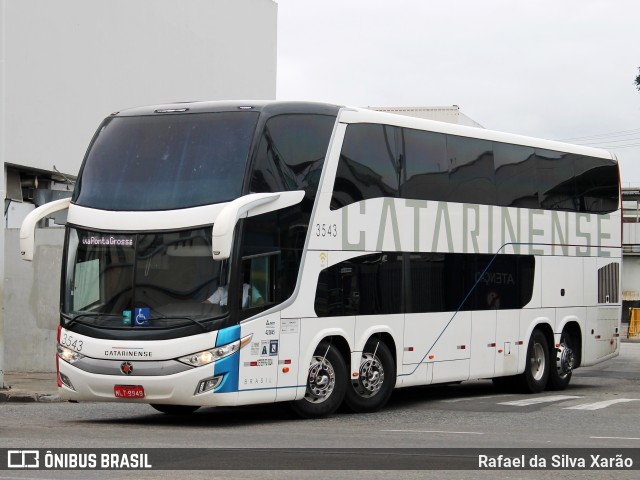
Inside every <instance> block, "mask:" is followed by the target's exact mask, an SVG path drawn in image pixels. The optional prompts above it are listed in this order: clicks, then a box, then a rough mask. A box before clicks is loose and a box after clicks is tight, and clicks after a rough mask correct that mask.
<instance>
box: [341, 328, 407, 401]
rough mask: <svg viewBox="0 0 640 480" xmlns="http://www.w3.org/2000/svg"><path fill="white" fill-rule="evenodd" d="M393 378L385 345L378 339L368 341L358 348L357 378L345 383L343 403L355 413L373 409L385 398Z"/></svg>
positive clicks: (391, 356) (393, 365) (385, 399)
mask: <svg viewBox="0 0 640 480" xmlns="http://www.w3.org/2000/svg"><path fill="white" fill-rule="evenodd" d="M395 380H396V368H395V362H394V361H393V355H391V351H390V350H389V347H387V345H386V344H385V343H383V342H381V341H380V340H369V341H368V342H367V343H366V345H365V346H364V350H363V351H362V357H361V359H360V368H359V371H358V377H357V378H355V379H352V380H351V382H349V385H348V386H347V392H346V394H345V397H344V403H345V405H346V406H347V407H348V408H349V409H350V410H352V411H354V412H356V413H364V412H375V411H376V410H379V409H381V408H382V407H384V405H385V404H386V403H387V402H388V401H389V397H390V396H391V393H392V391H393V387H394V386H395Z"/></svg>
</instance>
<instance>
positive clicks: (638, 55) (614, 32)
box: [276, 0, 640, 186]
mask: <svg viewBox="0 0 640 480" xmlns="http://www.w3.org/2000/svg"><path fill="white" fill-rule="evenodd" d="M276 2H277V3H278V81H277V83H278V87H277V89H278V90H277V97H278V99H280V100H290V99H297V100H317V101H327V102H333V103H339V104H346V105H355V106H368V105H371V106H443V105H459V106H460V108H461V110H462V112H463V113H465V114H466V115H468V116H469V117H471V118H472V119H473V120H475V121H476V122H478V123H480V124H481V125H483V126H484V127H486V128H490V129H493V130H502V131H507V132H512V133H519V134H523V135H530V136H536V137H542V138H548V139H553V140H566V139H574V140H571V141H572V142H573V143H588V144H593V145H594V146H600V147H603V148H607V149H608V150H611V151H613V152H614V153H616V154H617V156H618V158H619V160H620V164H621V171H622V182H623V185H624V186H626V185H627V184H629V183H632V184H634V185H636V186H640V92H639V91H637V90H636V89H635V85H634V79H635V76H636V75H637V74H638V67H640V0H535V1H534V0H528V1H527V0H438V1H436V0H276ZM577 137H580V138H577ZM627 145H633V146H632V147H628V146H627Z"/></svg>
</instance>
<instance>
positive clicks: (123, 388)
mask: <svg viewBox="0 0 640 480" xmlns="http://www.w3.org/2000/svg"><path fill="white" fill-rule="evenodd" d="M113 393H114V394H115V396H116V398H144V388H142V385H116V386H114V387H113Z"/></svg>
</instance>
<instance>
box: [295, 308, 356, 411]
mask: <svg viewBox="0 0 640 480" xmlns="http://www.w3.org/2000/svg"><path fill="white" fill-rule="evenodd" d="M355 325H356V318H355V317H347V316H345V317H322V318H318V317H313V318H301V319H300V356H299V357H298V362H299V365H298V385H299V386H300V387H301V388H298V389H297V394H296V400H300V399H301V398H303V397H304V392H305V387H306V385H307V377H308V375H309V365H310V364H311V359H312V358H313V353H314V351H315V350H316V348H317V347H318V345H319V344H320V342H321V341H322V340H323V339H324V338H327V337H334V336H336V337H342V338H344V339H345V340H346V341H347V343H348V344H349V350H350V351H353V335H354V331H355ZM323 354H324V352H323ZM345 364H346V367H347V373H348V372H349V370H348V369H349V359H348V358H346V359H345Z"/></svg>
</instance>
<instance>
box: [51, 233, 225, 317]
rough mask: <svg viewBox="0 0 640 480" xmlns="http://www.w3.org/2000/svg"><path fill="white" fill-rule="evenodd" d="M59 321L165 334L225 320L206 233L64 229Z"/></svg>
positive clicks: (221, 280)
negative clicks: (158, 330) (164, 330)
mask: <svg viewBox="0 0 640 480" xmlns="http://www.w3.org/2000/svg"><path fill="white" fill-rule="evenodd" d="M68 235H69V238H68V242H67V245H68V251H67V264H66V268H65V273H64V282H65V292H66V294H65V298H64V302H63V316H64V317H65V318H66V320H67V322H69V321H71V320H73V321H77V322H79V323H84V324H89V325H93V326H96V327H105V328H127V327H131V328H144V327H150V328H171V327H175V326H181V325H186V324H190V323H191V324H193V323H199V322H201V321H202V320H208V319H212V318H219V317H222V316H225V315H227V313H228V307H227V304H226V297H225V299H224V300H225V301H220V300H218V301H216V302H211V301H210V300H209V299H210V298H212V297H213V296H214V293H215V292H218V296H220V295H219V293H220V292H221V291H223V290H224V291H226V290H225V289H226V287H227V285H228V271H229V269H228V268H227V262H226V261H215V260H213V258H212V255H211V227H205V228H198V229H194V230H187V231H184V230H183V231H176V232H159V233H150V232H145V233H138V234H122V233H105V232H95V231H89V230H81V229H77V228H69V233H68Z"/></svg>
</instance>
